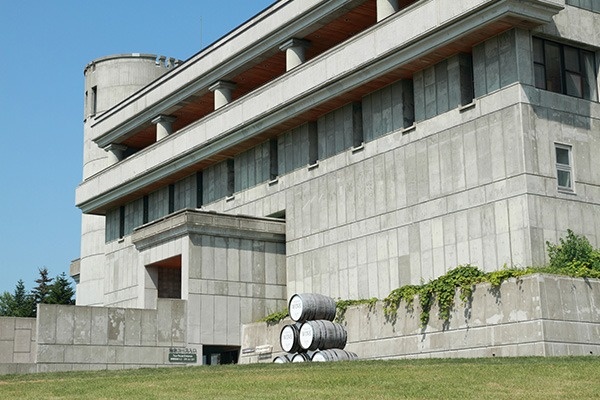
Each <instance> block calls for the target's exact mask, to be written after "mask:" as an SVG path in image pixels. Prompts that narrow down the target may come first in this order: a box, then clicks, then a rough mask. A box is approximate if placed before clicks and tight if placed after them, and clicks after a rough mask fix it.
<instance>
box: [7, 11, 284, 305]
mask: <svg viewBox="0 0 600 400" xmlns="http://www.w3.org/2000/svg"><path fill="white" fill-rule="evenodd" d="M272 3H273V0H217V1H214V0H213V1H208V0H195V1H183V0H182V1H178V0H173V1H170V2H165V1H156V0H144V1H137V0H136V1H132V0H103V1H86V0H78V1H76V0H70V1H69V0H35V1H34V0H18V1H13V0H0V60H1V61H0V134H1V136H0V274H1V275H0V293H1V292H4V291H10V292H12V291H13V290H14V287H15V284H16V282H17V280H19V279H23V280H24V281H25V285H26V287H27V289H31V288H32V287H33V286H34V280H35V279H36V277H37V275H38V268H41V267H47V268H48V270H49V271H50V275H51V276H56V275H58V274H60V273H61V272H63V271H64V272H66V273H67V274H68V269H69V264H70V261H71V260H73V259H76V258H78V257H79V245H80V243H79V234H80V221H81V218H80V215H81V214H80V212H79V210H78V209H77V208H76V207H75V205H74V198H75V194H74V191H75V187H76V186H77V184H78V183H79V182H80V180H81V171H82V170H81V159H82V153H81V152H82V146H83V144H82V138H83V93H84V91H83V83H84V82H83V68H84V67H85V65H86V64H87V63H88V62H90V61H92V60H94V59H96V58H99V57H103V56H106V55H111V54H122V53H150V54H162V55H165V56H168V57H176V58H179V59H182V60H186V59H188V58H189V57H191V56H192V55H194V54H195V53H197V52H198V51H200V49H201V48H202V47H203V46H206V45H208V44H210V43H211V42H213V41H215V40H216V39H218V38H220V37H221V36H223V35H224V34H226V33H227V32H229V31H230V30H231V29H233V28H235V27H236V26H238V25H240V24H241V23H243V22H245V21H246V20H248V19H249V18H251V17H252V16H254V15H255V14H257V13H258V12H260V11H261V10H263V9H264V8H266V7H267V6H269V5H270V4H272Z"/></svg>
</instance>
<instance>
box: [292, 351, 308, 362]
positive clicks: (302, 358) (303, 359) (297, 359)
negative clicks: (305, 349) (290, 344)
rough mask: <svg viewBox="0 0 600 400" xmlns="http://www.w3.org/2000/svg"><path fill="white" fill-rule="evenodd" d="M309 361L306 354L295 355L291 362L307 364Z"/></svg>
mask: <svg viewBox="0 0 600 400" xmlns="http://www.w3.org/2000/svg"><path fill="white" fill-rule="evenodd" d="M310 359H311V357H310V355H308V354H307V353H296V354H294V355H293V356H292V362H293V363H297V362H309V361H310Z"/></svg>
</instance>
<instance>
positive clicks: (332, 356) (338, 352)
mask: <svg viewBox="0 0 600 400" xmlns="http://www.w3.org/2000/svg"><path fill="white" fill-rule="evenodd" d="M357 359H358V356H357V355H356V353H352V352H351V351H346V350H342V349H326V350H319V351H316V352H315V354H313V356H312V359H311V361H313V362H326V361H349V360H357Z"/></svg>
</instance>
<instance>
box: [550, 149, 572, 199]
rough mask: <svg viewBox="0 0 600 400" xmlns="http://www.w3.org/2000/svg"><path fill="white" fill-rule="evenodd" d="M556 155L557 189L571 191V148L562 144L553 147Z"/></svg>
mask: <svg viewBox="0 0 600 400" xmlns="http://www.w3.org/2000/svg"><path fill="white" fill-rule="evenodd" d="M554 149H555V154H556V179H557V181H558V189H559V190H565V191H569V192H572V191H573V162H572V156H571V146H567V145H563V144H555V145H554Z"/></svg>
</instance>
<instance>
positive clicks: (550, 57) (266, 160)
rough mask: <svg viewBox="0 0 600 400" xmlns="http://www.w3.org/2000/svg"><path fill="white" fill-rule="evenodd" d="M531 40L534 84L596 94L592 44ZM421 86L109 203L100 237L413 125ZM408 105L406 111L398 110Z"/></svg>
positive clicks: (561, 163)
mask: <svg viewBox="0 0 600 400" xmlns="http://www.w3.org/2000/svg"><path fill="white" fill-rule="evenodd" d="M533 44H534V66H535V78H536V80H535V84H536V87H538V88H542V89H545V90H551V91H554V92H560V93H565V94H568V95H571V96H576V97H582V98H591V97H592V96H594V95H595V93H596V89H595V81H596V78H595V63H594V59H593V57H594V54H593V53H592V52H590V51H587V50H583V49H578V48H575V47H572V46H567V45H563V44H559V43H556V42H552V41H549V40H545V39H540V38H533ZM446 82H447V83H446V85H449V86H448V87H450V85H456V84H457V83H456V80H449V79H446ZM406 83H410V85H408V84H406ZM458 89H460V88H458ZM453 90H454V89H453ZM425 92H426V87H425V86H424V85H417V84H415V85H414V90H413V85H412V81H406V80H405V81H399V82H396V83H394V84H392V85H390V86H388V87H386V88H383V89H381V90H378V91H376V92H373V93H371V94H369V95H367V96H365V97H364V98H363V101H362V102H356V103H352V104H348V105H346V106H344V107H342V108H340V109H338V110H334V111H332V112H331V113H329V114H326V115H325V116H323V117H321V118H319V120H318V121H315V122H311V123H307V124H305V125H303V126H301V127H298V128H295V129H293V130H291V131H288V132H286V133H284V134H282V135H280V136H279V137H278V138H276V139H272V140H270V141H267V142H265V143H263V144H261V145H258V146H256V147H255V148H252V149H250V150H248V151H246V152H244V153H241V154H239V155H237V156H236V157H235V158H234V159H229V160H226V161H224V162H222V163H220V164H216V165H214V166H211V167H209V168H207V169H206V170H204V171H201V172H199V173H197V174H196V175H195V176H192V177H189V178H186V179H185V180H184V181H181V182H178V183H176V184H175V185H170V186H169V187H168V190H166V189H167V188H165V190H161V191H157V192H155V193H152V194H150V195H149V196H145V197H144V198H143V199H139V200H138V201H136V202H133V203H130V204H128V205H127V206H123V207H120V208H119V209H116V210H113V211H111V212H109V214H107V232H106V235H107V236H106V239H107V241H110V240H115V239H117V238H120V237H123V236H125V235H128V234H130V233H131V232H133V229H134V228H135V227H137V226H140V225H142V224H145V223H148V222H150V221H153V220H156V219H158V218H161V217H163V216H165V215H167V214H170V213H172V212H174V211H176V210H180V209H183V208H187V207H190V208H194V207H195V208H199V207H201V206H202V205H203V204H207V203H211V202H213V201H216V200H218V199H221V198H224V197H227V196H231V195H233V194H234V192H239V191H242V190H245V189H247V188H249V187H252V186H255V185H256V184H259V183H261V182H265V181H268V180H272V179H274V178H276V177H277V176H278V175H280V174H286V173H289V172H291V171H292V170H294V169H297V168H301V167H303V166H306V165H307V164H308V165H311V164H314V163H315V162H316V161H317V160H318V159H323V158H326V157H330V156H332V155H334V154H337V153H340V152H342V151H345V150H347V149H348V148H351V147H355V146H357V145H359V144H360V143H362V142H366V141H371V140H375V139H376V138H377V137H379V136H382V135H385V134H387V133H390V132H392V131H396V130H398V128H401V127H407V125H412V124H413V122H414V121H415V119H416V118H415V109H416V108H418V107H417V106H416V105H415V97H423V96H425ZM446 92H447V91H446ZM446 92H444V93H446ZM438 97H439V96H438ZM421 100H422V99H421ZM422 102H423V103H425V101H422ZM407 106H408V108H410V110H408V111H406V110H405V109H407ZM402 110H404V111H402ZM436 115H437V114H436ZM386 116H388V117H386ZM555 152H556V171H557V172H556V174H557V179H558V188H559V189H560V190H566V191H572V190H573V180H572V175H573V174H572V162H571V148H570V147H568V146H564V145H557V146H556V151H555ZM109 225H110V229H109ZM117 226H118V229H117Z"/></svg>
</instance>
